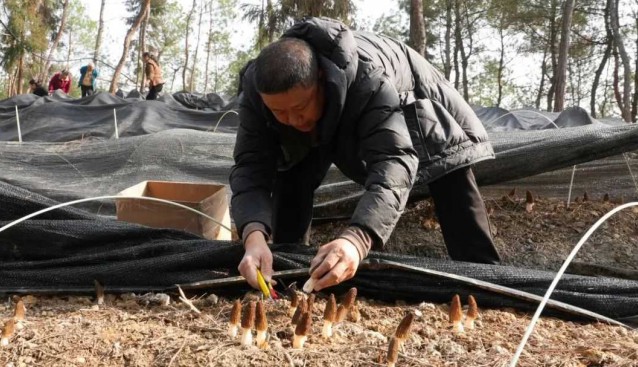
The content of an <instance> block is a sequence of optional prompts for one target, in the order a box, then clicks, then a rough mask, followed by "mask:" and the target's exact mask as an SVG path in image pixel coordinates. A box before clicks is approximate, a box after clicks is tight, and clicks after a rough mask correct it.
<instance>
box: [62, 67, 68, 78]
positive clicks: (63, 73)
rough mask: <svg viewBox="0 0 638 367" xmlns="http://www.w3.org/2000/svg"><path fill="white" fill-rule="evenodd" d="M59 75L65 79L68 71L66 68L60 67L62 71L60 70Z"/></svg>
mask: <svg viewBox="0 0 638 367" xmlns="http://www.w3.org/2000/svg"><path fill="white" fill-rule="evenodd" d="M60 76H61V77H62V79H66V78H68V77H69V71H68V70H67V69H62V71H61V72H60Z"/></svg>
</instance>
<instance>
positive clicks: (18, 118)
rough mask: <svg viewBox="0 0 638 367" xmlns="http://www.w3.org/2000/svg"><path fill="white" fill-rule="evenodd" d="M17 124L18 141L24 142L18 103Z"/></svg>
mask: <svg viewBox="0 0 638 367" xmlns="http://www.w3.org/2000/svg"><path fill="white" fill-rule="evenodd" d="M16 124H17V125H18V141H19V142H20V143H22V130H20V114H19V113H18V105H16Z"/></svg>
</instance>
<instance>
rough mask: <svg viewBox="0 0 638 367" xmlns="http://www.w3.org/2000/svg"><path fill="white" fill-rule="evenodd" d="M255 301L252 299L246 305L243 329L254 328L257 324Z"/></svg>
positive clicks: (242, 316) (242, 321)
mask: <svg viewBox="0 0 638 367" xmlns="http://www.w3.org/2000/svg"><path fill="white" fill-rule="evenodd" d="M255 308H256V306H255V302H254V301H252V302H250V303H248V304H247V305H246V306H245V307H244V312H243V314H242V315H241V327H242V329H252V328H253V327H254V326H255Z"/></svg>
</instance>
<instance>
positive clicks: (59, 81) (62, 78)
mask: <svg viewBox="0 0 638 367" xmlns="http://www.w3.org/2000/svg"><path fill="white" fill-rule="evenodd" d="M56 89H62V91H63V92H64V93H66V94H69V92H70V91H71V75H70V74H69V71H68V70H66V69H64V70H62V71H60V72H59V73H55V75H53V77H51V80H49V94H52V93H53V91H55V90H56Z"/></svg>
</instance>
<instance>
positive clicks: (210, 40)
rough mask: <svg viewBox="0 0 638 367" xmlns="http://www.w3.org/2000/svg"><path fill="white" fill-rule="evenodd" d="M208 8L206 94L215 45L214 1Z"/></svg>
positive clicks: (211, 0) (205, 70)
mask: <svg viewBox="0 0 638 367" xmlns="http://www.w3.org/2000/svg"><path fill="white" fill-rule="evenodd" d="M208 6H209V8H208V39H207V42H206V66H205V68H204V93H206V92H208V66H209V63H210V51H211V48H212V45H213V0H210V1H209V3H208ZM262 16H263V13H262Z"/></svg>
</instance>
